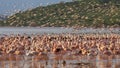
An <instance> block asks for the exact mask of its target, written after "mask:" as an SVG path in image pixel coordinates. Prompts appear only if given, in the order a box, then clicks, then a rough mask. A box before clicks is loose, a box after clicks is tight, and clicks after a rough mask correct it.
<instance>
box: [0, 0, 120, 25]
mask: <svg viewBox="0 0 120 68" xmlns="http://www.w3.org/2000/svg"><path fill="white" fill-rule="evenodd" d="M103 1H105V0H80V1H73V2H67V3H63V2H61V3H59V4H53V5H48V6H44V7H43V6H40V7H37V8H35V9H32V10H27V11H24V12H19V13H16V14H14V15H12V16H10V17H9V18H8V19H7V20H5V21H0V25H1V26H65V27H67V26H69V27H71V26H74V27H103V26H104V27H107V26H110V27H112V26H114V27H116V26H118V27H119V26H120V6H119V2H113V1H112V0H111V1H109V2H103ZM106 1H107V0H106Z"/></svg>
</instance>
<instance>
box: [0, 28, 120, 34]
mask: <svg viewBox="0 0 120 68" xmlns="http://www.w3.org/2000/svg"><path fill="white" fill-rule="evenodd" d="M24 33H25V34H44V33H48V34H51V33H78V34H79V33H84V34H85V33H88V34H89V33H99V34H103V33H108V34H109V33H117V34H120V28H111V29H110V28H97V29H94V28H80V29H74V28H64V27H42V28H40V27H0V34H24Z"/></svg>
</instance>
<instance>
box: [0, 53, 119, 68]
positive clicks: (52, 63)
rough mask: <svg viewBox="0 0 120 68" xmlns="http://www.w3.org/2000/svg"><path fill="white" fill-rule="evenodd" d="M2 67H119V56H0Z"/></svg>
mask: <svg viewBox="0 0 120 68" xmlns="http://www.w3.org/2000/svg"><path fill="white" fill-rule="evenodd" d="M0 67H2V68H119V67H120V56H119V55H116V56H113V55H111V56H105V55H101V56H100V55H98V56H96V57H93V56H74V55H73V56H69V55H68V56H64V55H54V54H49V55H47V56H19V55H18V56H10V55H9V56H0Z"/></svg>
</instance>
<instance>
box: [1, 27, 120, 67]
mask: <svg viewBox="0 0 120 68" xmlns="http://www.w3.org/2000/svg"><path fill="white" fill-rule="evenodd" d="M44 33H47V34H52V33H57V34H59V33H77V34H86V33H87V34H89V33H99V34H103V33H106V34H109V33H117V34H120V28H111V29H110V28H109V29H108V28H98V29H94V28H81V29H73V28H64V27H42V28H40V27H0V34H1V36H2V35H4V34H7V35H10V34H44ZM1 67H2V68H119V67H120V56H119V55H116V56H114V55H110V56H106V55H98V56H81V55H60V54H57V55H56V54H53V53H50V54H49V53H48V54H47V55H43V56H20V55H17V56H15V55H14V56H13V55H3V56H0V68H1Z"/></svg>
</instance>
